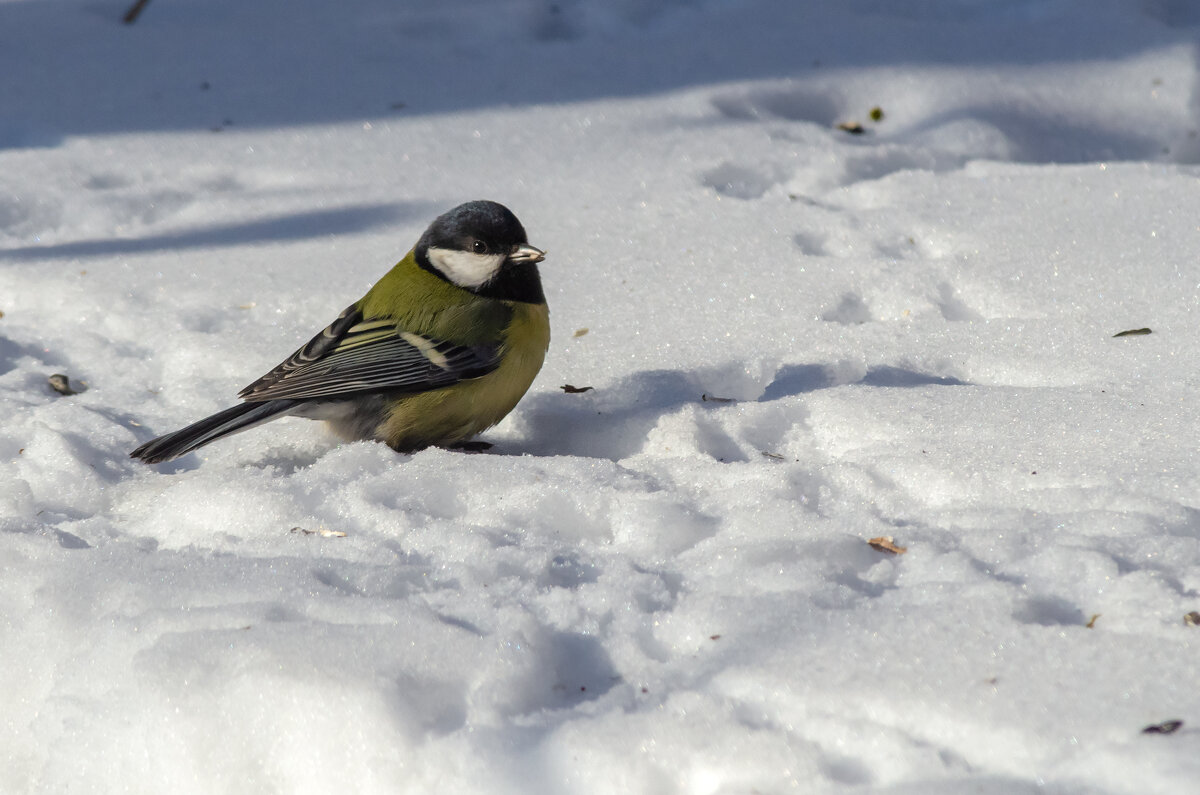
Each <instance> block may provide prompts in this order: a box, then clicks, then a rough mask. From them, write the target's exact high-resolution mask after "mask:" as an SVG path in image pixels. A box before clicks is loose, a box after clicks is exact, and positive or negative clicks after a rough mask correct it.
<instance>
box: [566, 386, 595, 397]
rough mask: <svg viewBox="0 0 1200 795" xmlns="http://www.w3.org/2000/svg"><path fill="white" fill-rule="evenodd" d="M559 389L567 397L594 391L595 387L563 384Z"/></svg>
mask: <svg viewBox="0 0 1200 795" xmlns="http://www.w3.org/2000/svg"><path fill="white" fill-rule="evenodd" d="M560 388H561V389H562V391H563V392H566V393H567V394H568V395H578V394H580V393H583V392H590V391H591V390H593V389H595V387H591V386H574V385H573V384H563V385H562V386H561V387H560Z"/></svg>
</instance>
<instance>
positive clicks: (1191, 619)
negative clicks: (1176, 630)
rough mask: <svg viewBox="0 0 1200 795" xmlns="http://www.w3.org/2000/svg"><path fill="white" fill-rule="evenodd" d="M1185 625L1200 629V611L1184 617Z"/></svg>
mask: <svg viewBox="0 0 1200 795" xmlns="http://www.w3.org/2000/svg"><path fill="white" fill-rule="evenodd" d="M1183 623H1184V624H1186V625H1187V626H1189V627H1200V611H1196V610H1193V611H1192V612H1190V613H1188V614H1187V615H1186V616H1184V617H1183Z"/></svg>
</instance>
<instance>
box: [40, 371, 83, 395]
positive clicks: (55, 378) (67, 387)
mask: <svg viewBox="0 0 1200 795" xmlns="http://www.w3.org/2000/svg"><path fill="white" fill-rule="evenodd" d="M46 380H47V381H48V382H49V383H50V388H51V389H53V390H54V391H55V392H57V393H58V394H60V395H78V394H79V393H80V392H81V391H82V390H79V389H74V388H72V387H71V379H70V378H67V377H66V376H65V375H63V374H62V373H55V374H54V375H52V376H50V377H49V378H47V379H46Z"/></svg>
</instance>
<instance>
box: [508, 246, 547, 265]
mask: <svg viewBox="0 0 1200 795" xmlns="http://www.w3.org/2000/svg"><path fill="white" fill-rule="evenodd" d="M545 258H546V252H544V251H542V250H541V249H540V248H534V247H533V246H531V245H529V244H528V243H526V244H525V245H523V246H517V247H516V248H514V249H513V252H512V253H511V254H509V255H508V259H509V261H510V262H517V263H521V262H529V263H533V262H541V261H542V260H544V259H545Z"/></svg>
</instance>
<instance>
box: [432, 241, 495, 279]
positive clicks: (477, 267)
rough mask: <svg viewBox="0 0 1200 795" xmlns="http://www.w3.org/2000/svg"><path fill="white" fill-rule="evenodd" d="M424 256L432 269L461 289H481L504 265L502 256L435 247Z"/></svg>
mask: <svg viewBox="0 0 1200 795" xmlns="http://www.w3.org/2000/svg"><path fill="white" fill-rule="evenodd" d="M426 254H427V255H428V256H429V262H430V264H432V265H433V267H435V268H437V269H438V270H439V271H441V272H442V274H444V275H445V277H446V278H447V279H449V280H450V281H452V282H454V283H455V284H457V285H459V286H461V287H482V286H483V285H485V284H487V283H488V282H489V281H491V280H492V279H493V278H495V276H496V274H497V273H498V272H499V271H500V266H501V265H503V264H504V255H503V254H475V253H473V252H470V251H457V250H455V249H450V248H437V247H436V246H431V247H430V248H429V249H428V250H427V251H426Z"/></svg>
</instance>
